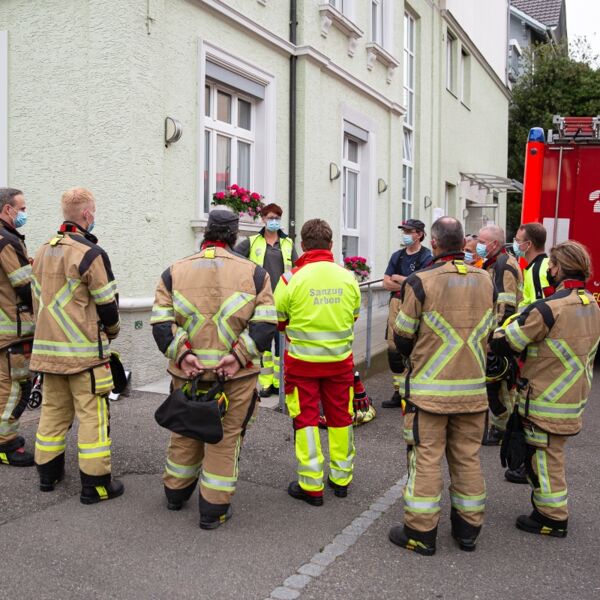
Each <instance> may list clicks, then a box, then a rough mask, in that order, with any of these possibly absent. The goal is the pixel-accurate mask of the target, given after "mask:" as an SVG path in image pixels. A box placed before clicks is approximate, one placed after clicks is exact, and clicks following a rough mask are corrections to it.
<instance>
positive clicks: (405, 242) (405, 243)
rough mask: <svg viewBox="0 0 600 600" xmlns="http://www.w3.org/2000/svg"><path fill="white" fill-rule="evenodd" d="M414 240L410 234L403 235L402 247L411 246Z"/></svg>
mask: <svg viewBox="0 0 600 600" xmlns="http://www.w3.org/2000/svg"><path fill="white" fill-rule="evenodd" d="M414 241H415V240H414V239H413V236H412V235H411V234H410V233H403V234H402V245H403V246H410V245H411V244H413V243H414Z"/></svg>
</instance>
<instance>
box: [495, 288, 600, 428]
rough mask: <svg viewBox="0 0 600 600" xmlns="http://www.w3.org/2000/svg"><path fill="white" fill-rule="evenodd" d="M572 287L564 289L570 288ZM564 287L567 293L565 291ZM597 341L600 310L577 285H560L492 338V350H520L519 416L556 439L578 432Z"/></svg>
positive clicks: (588, 391)
mask: <svg viewBox="0 0 600 600" xmlns="http://www.w3.org/2000/svg"><path fill="white" fill-rule="evenodd" d="M573 284H574V285H576V286H577V287H569V286H570V285H573ZM565 286H567V287H565ZM599 340H600V308H598V304H597V302H596V301H595V300H594V298H593V296H592V295H591V294H590V293H589V292H587V291H586V290H585V289H583V282H569V281H566V282H562V283H561V284H560V285H559V286H558V290H557V291H556V293H554V294H553V295H552V296H549V297H548V298H545V299H543V300H538V301H537V302H534V303H533V304H530V305H529V306H528V307H527V308H525V310H524V311H523V312H522V313H521V314H520V315H519V316H518V317H516V318H515V319H514V320H513V321H511V322H510V323H509V324H508V325H506V326H505V327H502V328H499V329H497V330H496V332H495V333H494V339H493V340H492V350H494V352H496V353H498V354H504V353H506V352H505V351H504V350H505V349H506V345H508V346H509V347H510V350H512V351H513V352H515V353H521V352H523V351H524V350H526V352H527V353H526V358H525V363H524V367H523V370H522V372H521V376H522V378H523V379H524V380H525V381H526V382H527V385H526V387H525V388H524V389H523V390H522V391H520V392H519V413H520V414H521V415H523V416H524V417H527V418H528V419H529V420H530V421H532V422H533V423H535V424H536V425H538V426H539V427H540V428H541V429H543V430H545V431H547V432H549V433H555V434H558V435H575V434H576V433H578V432H579V431H580V430H581V415H582V413H583V409H584V408H585V405H586V402H587V399H588V396H589V393H590V387H591V384H592V375H593V369H594V356H595V354H596V350H597V349H598V341H599Z"/></svg>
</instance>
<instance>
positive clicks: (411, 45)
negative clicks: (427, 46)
mask: <svg viewBox="0 0 600 600" xmlns="http://www.w3.org/2000/svg"><path fill="white" fill-rule="evenodd" d="M403 24H404V51H403V56H404V84H403V85H404V103H405V105H406V114H405V116H404V127H403V129H402V194H401V195H402V206H401V215H402V220H403V221H404V220H406V219H410V218H412V217H413V208H414V198H415V106H416V101H415V89H416V78H417V69H416V47H417V21H416V19H415V17H413V15H411V14H410V13H409V12H405V13H404V21H403ZM409 64H412V69H409Z"/></svg>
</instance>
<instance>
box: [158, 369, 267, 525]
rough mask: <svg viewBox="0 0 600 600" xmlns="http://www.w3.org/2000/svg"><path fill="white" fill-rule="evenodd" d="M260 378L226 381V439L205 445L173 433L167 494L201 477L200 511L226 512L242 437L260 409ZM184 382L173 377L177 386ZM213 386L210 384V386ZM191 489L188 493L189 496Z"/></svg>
mask: <svg viewBox="0 0 600 600" xmlns="http://www.w3.org/2000/svg"><path fill="white" fill-rule="evenodd" d="M257 379H258V374H256V375H253V376H250V377H244V378H243V379H237V380H235V379H234V380H232V381H229V382H227V383H225V386H224V392H225V395H226V396H227V398H228V399H229V408H228V410H227V413H226V415H225V417H224V419H223V433H224V435H223V439H222V440H221V441H220V442H219V443H218V444H205V443H204V442H201V441H199V440H194V439H191V438H188V437H185V436H183V435H179V434H177V433H172V434H171V439H170V442H169V447H168V451H167V463H166V465H165V471H164V474H163V482H164V485H165V488H166V492H167V497H170V496H171V497H173V498H176V497H177V494H170V491H177V490H184V489H186V488H188V490H189V488H190V487H191V486H194V487H195V484H196V481H197V480H198V478H200V494H201V502H200V509H201V512H203V513H206V514H210V515H213V516H219V515H221V514H224V513H225V512H226V510H227V507H228V505H229V503H230V502H231V497H232V496H233V494H234V492H235V487H236V483H237V478H238V457H239V453H240V449H241V446H242V437H243V434H244V431H245V428H246V426H247V425H248V423H249V422H250V420H251V419H252V417H253V416H254V414H255V412H256V411H257V410H258V403H257V402H256V400H255V390H256V382H257ZM184 383H185V381H184V380H182V379H179V378H176V377H173V387H174V389H178V388H180V387H181V386H182V385H183V384H184ZM210 385H211V383H208V386H207V387H210ZM192 491H193V489H192V490H190V491H189V494H186V495H185V496H187V497H189V495H191V493H192ZM183 499H187V498H186V497H184V498H183ZM203 501H204V503H203ZM213 505H220V506H213Z"/></svg>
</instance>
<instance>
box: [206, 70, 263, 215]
mask: <svg viewBox="0 0 600 600" xmlns="http://www.w3.org/2000/svg"><path fill="white" fill-rule="evenodd" d="M204 92H205V97H204V199H203V209H204V212H205V213H207V212H208V211H209V210H210V202H211V199H212V195H213V194H214V193H215V192H219V191H223V190H224V189H225V188H226V187H227V186H229V185H231V184H233V183H237V184H238V185H239V186H242V187H244V188H247V189H253V185H254V149H255V143H256V124H255V121H256V117H255V113H256V101H255V99H253V98H251V97H250V96H244V95H242V94H240V93H239V92H236V91H233V90H231V89H228V88H227V87H224V86H221V85H219V84H216V83H213V82H207V83H206V85H205V90H204Z"/></svg>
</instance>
